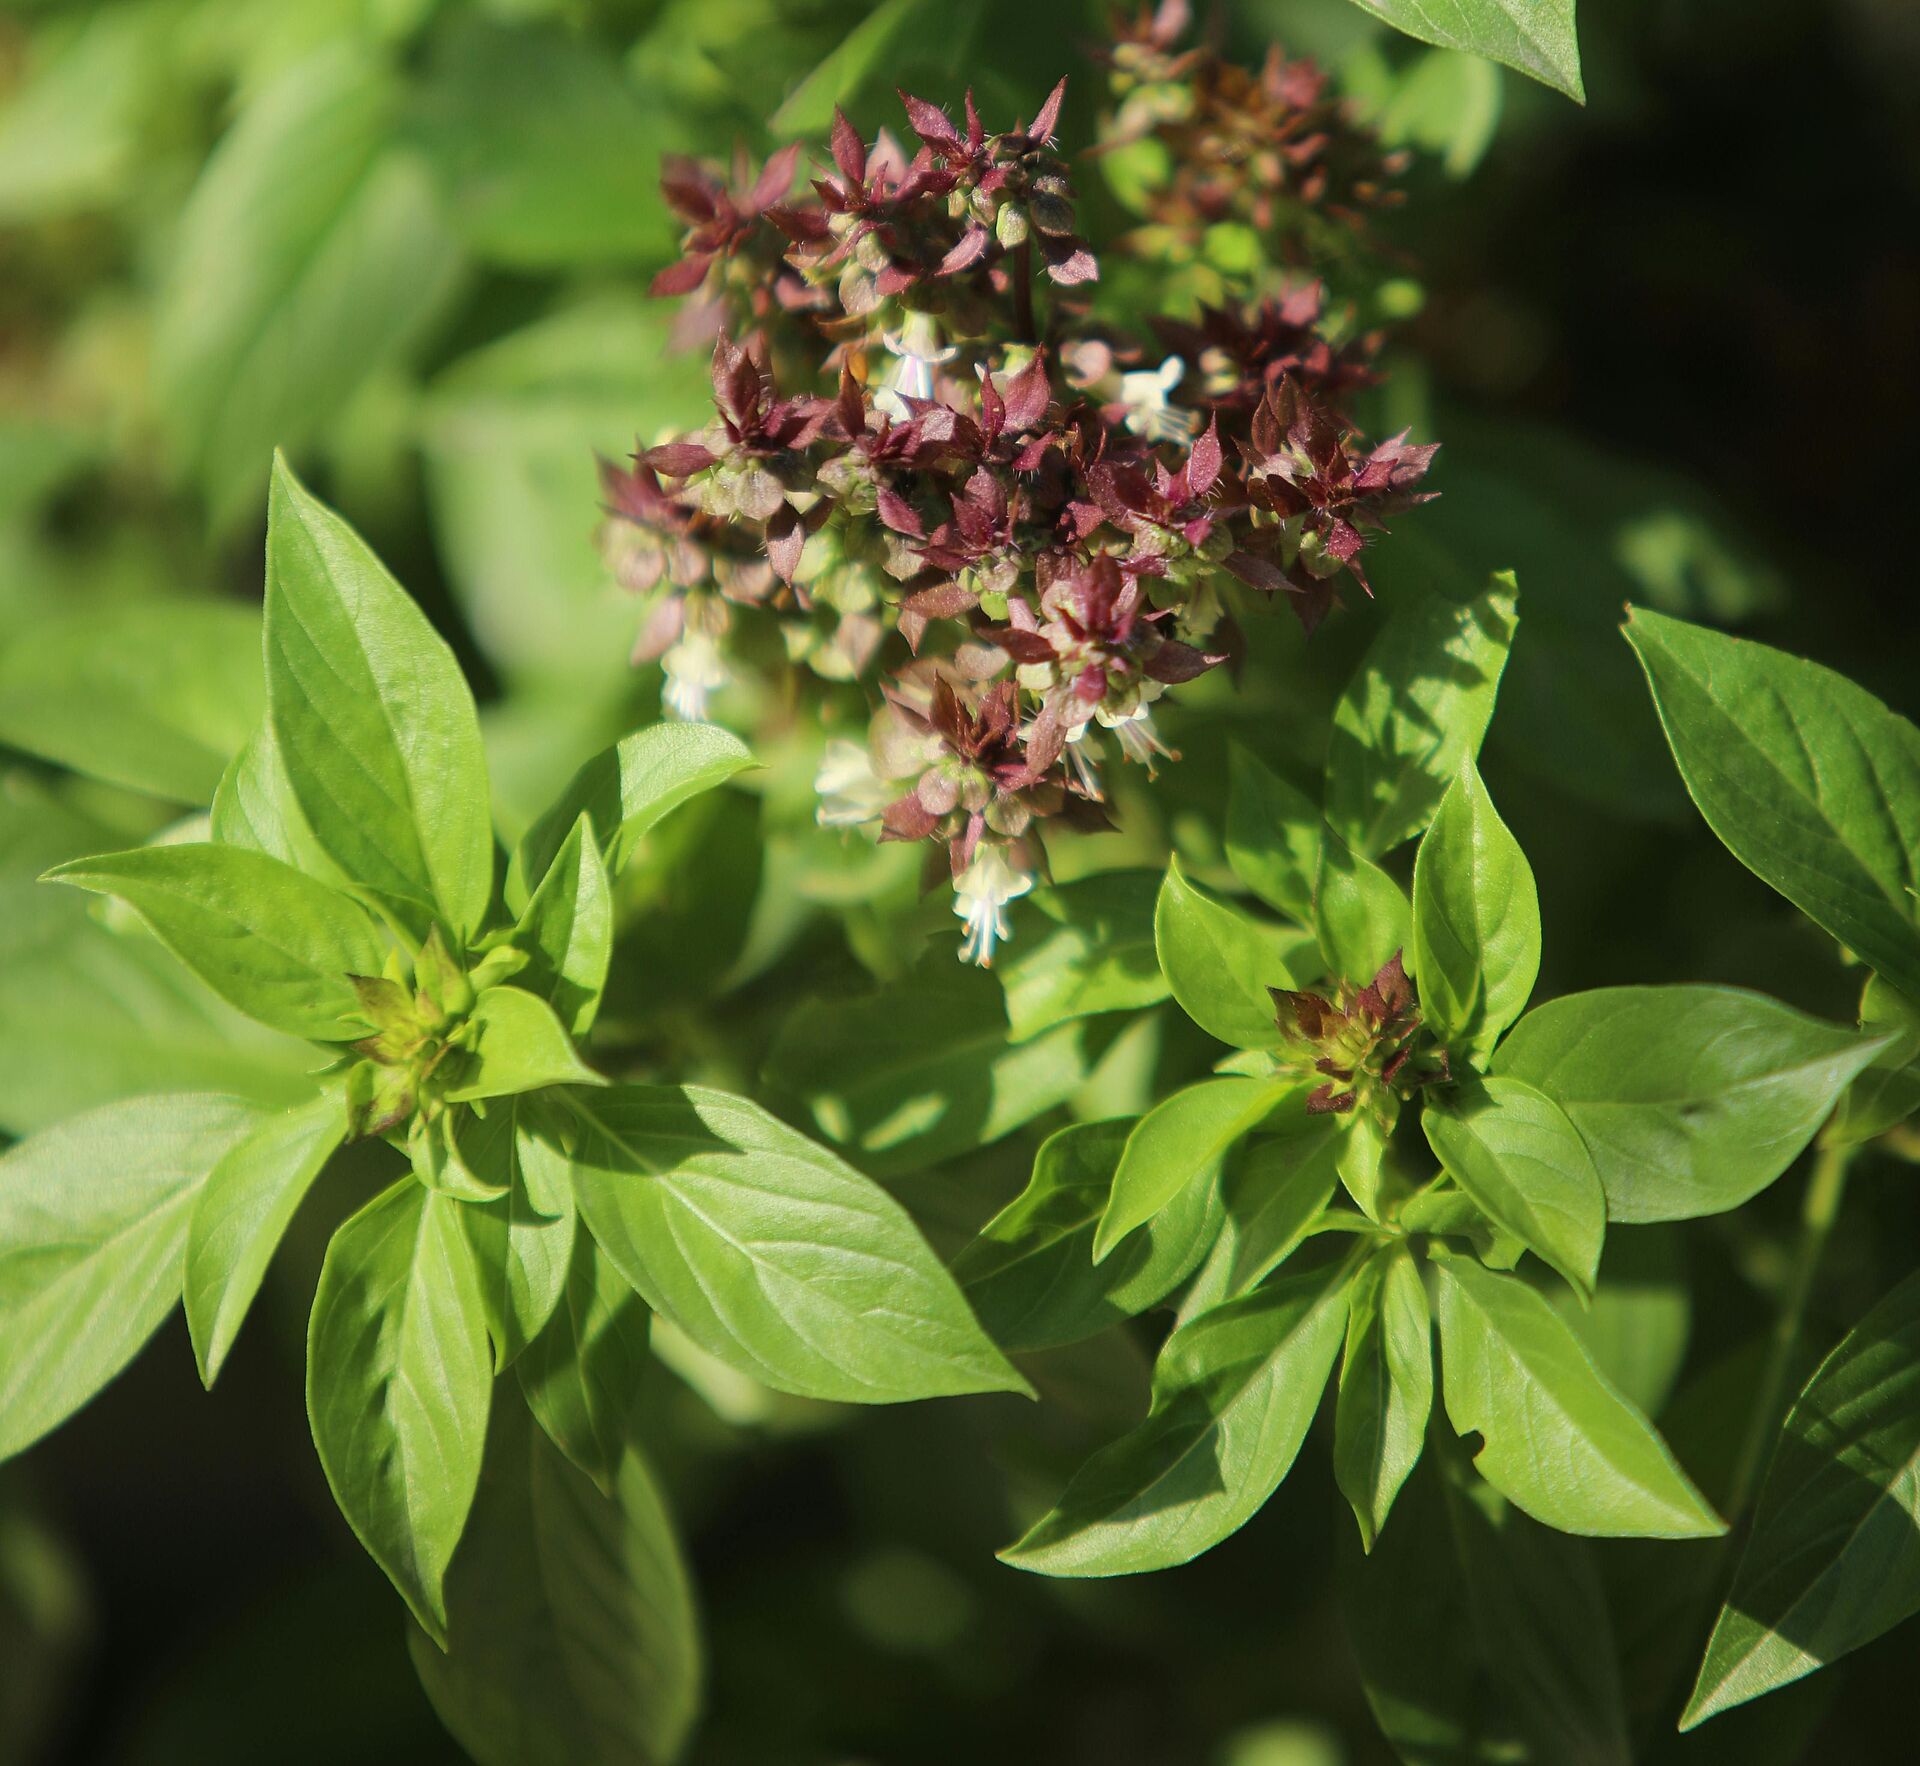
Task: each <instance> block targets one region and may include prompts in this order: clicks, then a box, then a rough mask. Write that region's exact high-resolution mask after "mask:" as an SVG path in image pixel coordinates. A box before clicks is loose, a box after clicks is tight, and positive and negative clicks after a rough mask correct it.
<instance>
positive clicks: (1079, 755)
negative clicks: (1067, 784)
mask: <svg viewBox="0 0 1920 1766" xmlns="http://www.w3.org/2000/svg"><path fill="white" fill-rule="evenodd" d="M1092 722H1093V720H1092V719H1091V718H1087V719H1085V720H1084V721H1082V722H1080V723H1077V724H1075V725H1074V726H1073V728H1072V729H1070V730H1069V731H1068V732H1067V764H1068V765H1069V766H1070V767H1072V768H1073V776H1074V777H1075V778H1076V779H1078V780H1079V781H1080V789H1081V790H1083V791H1084V792H1086V794H1087V795H1088V796H1089V797H1091V798H1092V799H1093V800H1094V802H1095V803H1101V802H1104V801H1105V795H1106V794H1105V793H1104V792H1103V791H1102V790H1101V789H1100V766H1099V763H1098V762H1097V761H1096V760H1095V759H1094V745H1093V744H1092V743H1090V742H1088V741H1087V730H1088V727H1089V726H1090V725H1091V724H1092Z"/></svg>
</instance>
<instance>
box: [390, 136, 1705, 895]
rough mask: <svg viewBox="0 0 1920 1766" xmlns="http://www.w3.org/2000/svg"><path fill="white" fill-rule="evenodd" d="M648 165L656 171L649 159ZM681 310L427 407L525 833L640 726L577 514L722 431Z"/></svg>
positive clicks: (599, 296)
mask: <svg viewBox="0 0 1920 1766" xmlns="http://www.w3.org/2000/svg"><path fill="white" fill-rule="evenodd" d="M644 165H645V169H646V172H647V175H648V177H649V178H652V177H653V176H654V173H655V170H656V168H655V165H654V162H653V160H652V159H651V158H650V157H649V158H648V159H647V160H646V161H645V162H644ZM646 201H647V204H648V207H649V211H650V217H651V218H652V219H654V220H655V221H657V220H658V218H659V211H663V210H664V206H665V205H664V204H661V203H660V202H659V201H658V200H657V197H656V196H655V195H654V194H653V193H652V192H651V191H650V192H649V193H648V196H647V198H646ZM674 310H675V303H673V302H669V301H650V300H648V299H646V298H645V296H644V294H641V293H634V292H627V293H620V292H617V291H615V290H611V289H604V288H603V289H599V290H598V291H597V292H594V293H591V294H588V293H585V292H584V291H583V292H582V297H581V298H579V299H576V300H571V301H568V302H567V304H565V305H563V306H561V307H559V308H557V309H556V310H554V311H552V312H546V313H543V314H542V315H541V317H540V318H538V319H537V320H535V321H534V322H533V323H532V324H530V325H526V326H522V327H521V328H520V329H519V330H516V331H510V332H508V333H507V334H506V335H505V336H504V337H500V338H497V339H495V340H494V341H492V342H490V343H487V344H485V345H483V346H482V347H481V348H479V349H476V350H473V351H470V352H469V353H468V354H466V355H464V356H462V357H461V358H460V359H459V360H458V361H456V362H455V363H453V364H452V366H450V367H449V368H447V369H446V370H445V372H443V373H442V374H440V375H439V376H438V377H437V378H436V379H435V381H434V382H433V384H432V387H431V389H430V391H429V393H428V395H427V398H426V400H425V402H424V406H423V408H422V410H421V411H420V414H419V416H420V425H421V430H422V434H421V443H422V447H423V450H424V455H425V461H424V464H425V469H426V489H427V495H428V501H429V505H430V509H431V513H432V516H433V529H434V539H435V552H436V555H437V557H438V558H439V561H440V563H441V566H442V568H443V569H444V570H445V571H446V573H447V576H448V580H449V582H450V585H451V587H452V589H453V591H454V593H455V595H456V596H457V597H458V599H459V601H460V606H461V611H462V612H463V613H464V614H465V615H466V621H467V625H468V627H469V629H470V630H471V631H472V633H473V636H474V641H475V642H476V643H477V644H478V645H479V646H480V647H481V649H482V650H483V651H485V653H486V656H487V659H488V661H489V662H490V663H492V665H493V667H494V670H495V672H496V673H498V674H499V675H500V676H501V677H502V678H503V679H505V680H506V681H507V682H509V683H510V684H511V686H512V688H513V689H514V690H513V691H512V692H511V693H510V694H509V696H508V697H506V698H505V699H503V700H498V701H496V702H495V703H494V704H493V705H491V706H490V707H489V708H488V719H487V725H488V727H487V740H488V748H487V752H488V757H489V759H490V761H491V763H492V767H493V776H494V790H495V793H496V801H497V802H501V803H507V804H510V805H511V806H512V807H514V808H515V809H516V810H517V811H518V821H517V823H516V825H521V826H524V825H525V823H526V822H527V821H530V820H531V819H532V817H533V816H534V815H535V814H537V813H538V812H539V811H541V810H543V809H545V808H546V805H547V799H548V797H549V796H550V795H551V793H552V791H553V787H554V783H555V781H556V780H557V779H559V778H560V777H562V776H564V772H565V771H566V770H567V769H570V768H571V767H572V766H573V765H574V764H575V763H576V762H577V761H578V759H579V757H580V756H581V755H582V754H585V753H588V752H590V751H591V750H592V749H593V748H594V747H597V746H598V745H599V744H600V743H602V742H604V741H606V740H607V737H608V735H609V734H612V733H617V732H618V731H619V730H620V729H622V728H623V727H624V722H623V720H624V719H625V718H626V717H627V715H628V711H627V706H628V701H629V698H630V695H631V692H632V670H631V667H630V665H629V664H628V661H627V654H626V653H627V650H628V648H629V647H630V646H631V644H632V642H633V637H634V630H635V627H636V625H637V623H638V619H639V617H640V616H639V614H638V613H637V612H636V610H635V607H634V604H633V602H632V601H631V600H629V599H628V598H627V597H626V596H624V595H611V594H609V593H608V588H607V575H608V572H607V563H606V560H605V558H604V557H603V556H602V555H601V551H600V548H599V546H598V545H597V544H596V543H595V536H594V532H593V523H592V522H591V521H586V522H583V521H581V519H580V511H581V509H583V508H587V507H590V506H592V505H593V504H594V503H595V502H596V500H597V498H598V496H599V488H598V485H597V483H596V477H595V463H594V456H595V454H596V453H598V454H602V455H605V456H606V457H608V458H609V459H611V458H615V457H617V456H618V455H620V454H621V453H624V452H625V451H626V450H628V449H630V448H631V447H632V446H633V444H634V433H633V431H634V421H635V413H637V412H644V413H645V417H646V424H647V427H648V432H649V435H652V434H659V435H666V434H668V433H670V432H672V431H676V430H686V429H697V428H699V427H700V426H701V425H702V424H704V423H707V422H710V421H711V420H712V416H713V388H712V385H711V382H710V380H709V376H708V363H707V361H706V359H705V358H704V357H703V355H702V354H701V352H699V351H697V350H687V351H683V352H680V353H678V354H676V353H674V352H673V351H672V350H671V348H670V347H669V346H670V340H671V336H672V330H673V316H674ZM534 582H537V583H538V584H539V585H540V593H539V594H537V595H530V594H528V593H527V584H528V583H534ZM1620 661H1621V663H1622V664H1623V665H1627V659H1626V657H1625V656H1622V657H1621V658H1620ZM1627 666H1630V665H1627ZM536 683H537V684H538V686H539V688H540V691H539V692H538V693H537V694H533V693H529V692H528V691H527V689H528V687H529V686H532V685H534V684H536ZM1635 692H1636V695H1637V693H1638V686H1637V684H1636V687H1635ZM516 750H517V751H518V752H515V751H516ZM1661 765H1662V766H1663V767H1664V766H1665V765H1666V759H1665V756H1664V755H1662V756H1661ZM1678 789H1679V787H1678V786H1677V785H1676V786H1675V791H1676V792H1677V791H1678ZM568 826H571V823H569V824H568ZM566 831H567V829H566V827H563V828H561V830H560V834H561V835H562V836H564V835H565V833H566ZM538 880H539V879H538V877H537V876H535V877H534V878H532V879H531V880H530V881H529V884H528V886H529V887H531V884H532V883H533V882H537V881H538ZM515 905H516V906H517V905H518V902H517V900H516V902H515Z"/></svg>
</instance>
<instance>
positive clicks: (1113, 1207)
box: [1093, 1078, 1288, 1263]
mask: <svg viewBox="0 0 1920 1766" xmlns="http://www.w3.org/2000/svg"><path fill="white" fill-rule="evenodd" d="M1287 1095H1288V1090H1287V1086H1286V1085H1285V1084H1284V1083H1283V1082H1282V1081H1280V1080H1276V1079H1246V1078H1229V1079H1203V1080H1202V1081H1201V1082H1200V1083H1199V1084H1198V1085H1190V1086H1188V1087H1187V1088H1186V1090H1185V1091H1179V1092H1175V1093H1174V1094H1173V1096H1172V1097H1170V1098H1168V1099H1167V1100H1166V1102H1165V1103H1163V1104H1159V1105H1156V1106H1155V1107H1154V1108H1153V1109H1151V1110H1149V1111H1148V1112H1147V1114H1146V1115H1144V1116H1143V1117H1141V1118H1140V1120H1139V1122H1138V1123H1137V1124H1135V1126H1134V1129H1133V1132H1132V1133H1131V1134H1130V1135H1128V1136H1127V1145H1126V1150H1125V1151H1124V1152H1123V1153H1122V1154H1121V1155H1120V1168H1119V1170H1117V1171H1116V1172H1115V1173H1114V1174H1113V1193H1112V1195H1111V1196H1110V1197H1109V1198H1108V1200H1107V1206H1106V1210H1105V1212H1104V1213H1102V1215H1101V1216H1100V1227H1099V1230H1098V1231H1097V1232H1096V1233H1095V1234H1094V1240H1093V1258H1094V1261H1095V1262H1096V1263H1100V1262H1104V1261H1105V1260H1106V1259H1107V1258H1108V1257H1109V1256H1111V1255H1112V1254H1113V1252H1114V1250H1115V1249H1116V1248H1117V1247H1118V1246H1119V1244H1120V1242H1121V1241H1122V1240H1123V1239H1124V1238H1126V1236H1127V1235H1128V1234H1129V1233H1130V1232H1132V1231H1133V1230H1134V1229H1135V1228H1136V1227H1141V1226H1145V1225H1146V1224H1147V1222H1148V1221H1150V1220H1152V1219H1153V1218H1154V1216H1155V1215H1157V1214H1158V1213H1159V1212H1160V1211H1161V1210H1162V1209H1163V1208H1165V1207H1167V1206H1168V1205H1169V1204H1170V1203H1171V1202H1172V1201H1173V1200H1174V1198H1175V1197H1176V1196H1178V1195H1179V1194H1180V1192H1181V1191H1182V1190H1184V1189H1186V1188H1187V1186H1188V1185H1189V1184H1198V1183H1200V1182H1201V1181H1202V1180H1204V1179H1206V1178H1207V1177H1209V1176H1210V1175H1211V1174H1212V1173H1213V1172H1214V1171H1215V1170H1216V1169H1217V1168H1218V1166H1219V1164H1220V1161H1221V1160H1222V1159H1223V1158H1225V1157H1226V1153H1227V1149H1228V1148H1229V1147H1231V1146H1232V1145H1233V1143H1234V1142H1235V1141H1237V1140H1238V1139H1239V1138H1240V1137H1241V1136H1242V1135H1243V1134H1246V1133H1247V1132H1248V1131H1249V1130H1250V1129H1254V1128H1257V1127H1258V1126H1259V1125H1260V1124H1261V1123H1262V1122H1264V1121H1265V1120H1266V1118H1267V1117H1268V1116H1269V1115H1270V1114H1272V1113H1273V1111H1274V1110H1275V1109H1276V1108H1278V1106H1279V1104H1280V1101H1281V1099H1282V1098H1284V1097H1286V1096H1287Z"/></svg>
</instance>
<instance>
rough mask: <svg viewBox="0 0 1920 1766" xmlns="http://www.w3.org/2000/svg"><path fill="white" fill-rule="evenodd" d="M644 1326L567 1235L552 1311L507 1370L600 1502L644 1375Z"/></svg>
mask: <svg viewBox="0 0 1920 1766" xmlns="http://www.w3.org/2000/svg"><path fill="white" fill-rule="evenodd" d="M648 1323H649V1314H648V1312H647V1309H646V1306H645V1304H644V1303H643V1302H642V1300H641V1298H640V1296H639V1295H638V1294H636V1293H635V1292H634V1291H633V1286H632V1284H631V1283H630V1282H628V1280H627V1279H626V1277H625V1276H623V1275H622V1274H621V1273H620V1272H619V1271H618V1270H617V1269H615V1268H614V1266H613V1264H612V1262H611V1261H610V1260H609V1259H608V1257H607V1254H606V1253H605V1252H604V1251H602V1250H601V1249H600V1247H599V1246H598V1245H596V1244H595V1243H594V1242H593V1239H592V1237H591V1235H590V1234H587V1233H584V1232H575V1234H574V1235H573V1255H572V1259H571V1261H570V1263H569V1266H568V1270H567V1283H566V1287H565V1289H564V1290H563V1291H562V1293H561V1296H560V1304H559V1305H558V1306H557V1307H556V1308H555V1309H554V1313H553V1316H552V1318H551V1319H550V1320H548V1322H547V1327H546V1329H545V1330H543V1331H542V1332H541V1333H540V1334H539V1336H537V1337H535V1338H534V1340H533V1341H532V1342H531V1343H530V1344H529V1345H528V1346H527V1348H526V1351H525V1353H524V1354H522V1355H521V1357H520V1359H519V1360H518V1361H516V1362H515V1363H514V1372H515V1373H516V1374H518V1375H519V1378H520V1390H521V1392H522V1393H523V1394H524V1395H525V1396H526V1400H527V1408H528V1409H529V1410H531V1411H532V1412H533V1414H534V1416H535V1418H536V1419H537V1420H538V1422H539V1424H540V1427H541V1428H542V1429H544V1430H545V1431H546V1433H547V1438H548V1440H550V1441H551V1442H552V1443H553V1444H554V1446H556V1447H557V1448H559V1449H560V1451H561V1452H562V1453H564V1454H565V1455H566V1456H567V1458H568V1459H570V1460H572V1461H573V1463H574V1464H575V1465H577V1466H578V1467H579V1468H580V1469H581V1471H583V1472H585V1473H586V1474H587V1476H588V1477H590V1478H591V1479H593V1481H594V1482H595V1483H596V1484H598V1485H599V1486H600V1487H601V1489H602V1490H603V1491H604V1492H606V1493H607V1494H608V1495H611V1494H612V1492H613V1488H614V1479H615V1476H616V1473H617V1469H618V1467H619V1464H620V1455H621V1453H622V1451H623V1449H624V1446H625V1443H626V1439H627V1421H628V1418H629V1417H630V1416H631V1415H632V1412H633V1405H634V1400H635V1399H636V1398H637V1397H638V1396H639V1393H640V1382H641V1379H642V1377H643V1376H644V1374H645V1372H646V1367H647V1357H648V1351H647V1334H648Z"/></svg>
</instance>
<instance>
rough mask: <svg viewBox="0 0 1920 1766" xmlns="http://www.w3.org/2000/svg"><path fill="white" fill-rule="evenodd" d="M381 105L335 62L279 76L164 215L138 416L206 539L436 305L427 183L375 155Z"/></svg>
mask: <svg viewBox="0 0 1920 1766" xmlns="http://www.w3.org/2000/svg"><path fill="white" fill-rule="evenodd" d="M398 97H399V87H398V83H397V82H396V80H395V79H394V77H393V76H392V75H391V74H389V73H387V72H385V71H384V70H382V69H380V68H379V67H377V66H375V65H374V64H373V63H372V61H371V60H370V59H369V58H366V57H363V56H362V55H360V54H359V53H357V52H356V51H353V50H350V49H347V48H344V47H333V48H329V49H327V50H325V51H323V52H321V53H320V54H317V55H315V56H312V57H310V58H308V59H306V60H303V61H300V62H297V63H295V64H294V65H293V66H291V67H289V68H287V69H286V70H285V71H284V72H282V73H280V74H279V75H278V76H277V77H276V78H274V79H273V80H271V81H270V82H268V83H266V84H264V85H262V86H260V87H259V88H258V89H257V90H256V91H254V92H253V93H252V94H251V95H250V96H249V97H248V99H247V101H246V104H245V106H244V108H243V109H242V111H241V113H240V118H239V121H238V122H236V123H235V124H234V126H233V128H232V129H230V130H229V131H228V133H227V135H226V137H225V138H224V139H223V140H222V141H221V142H220V144H219V146H218V147H217V148H215V150H214V152H213V155H212V157H211V158H210V159H209V160H208V161H207V164H206V168H205V170H204V171H203V172H202V173H201V176H200V181H199V183H198V184H197V185H196V186H195V187H194V191H193V194H192V196H191V198H190V199H189V200H188V203H187V206H186V211H185V213H184V214H183V215H182V216H181V219H180V223H179V227H178V229H177V233H176V235H175V237H174V239H173V241H172V246H173V249H172V250H171V251H170V252H169V254H168V255H169V259H170V265H169V269H168V274H167V278H166V283H165V286H164V287H163V289H162V290H161V294H160V301H159V307H158V312H157V314H156V318H155V335H154V390H155V398H154V408H155V410H156V411H157V412H158V414H159V416H160V420H161V422H162V425H163V426H164V429H165V431H166V434H167V437H168V439H169V441H170V443H171V447H170V450H169V451H170V454H171V457H172V458H173V459H175V460H177V461H179V462H180V463H181V465H182V466H183V467H184V468H185V469H186V470H187V471H189V472H191V473H192V475H193V476H194V478H196V479H197V480H198V481H199V483H200V485H201V488H202V489H203V490H204V491H205V492H206V494H207V497H208V499H209V501H210V502H211V504H212V506H213V510H214V515H215V520H216V522H217V523H218V524H219V525H221V526H225V525H227V524H228V523H230V522H231V521H232V520H233V519H234V518H235V517H236V516H238V515H239V513H240V512H241V511H242V509H244V508H245V507H246V506H247V505H248V504H249V503H250V502H251V501H252V499H253V498H254V497H255V496H257V495H258V491H259V484H260V475H261V474H262V472H263V471H264V469H265V467H266V464H267V458H268V454H269V452H270V451H271V450H272V449H273V448H274V447H276V446H281V447H288V448H299V447H301V446H304V445H305V444H306V443H307V442H308V441H309V440H310V439H311V438H313V437H314V436H316V435H318V434H320V433H321V431H322V430H323V429H324V428H325V427H326V425H327V424H329V423H330V422H331V421H332V420H333V419H334V418H335V417H337V416H338V415H339V414H340V413H341V412H342V411H344V410H345V409H346V407H347V404H348V402H349V401H350V400H351V399H352V397H353V395H354V394H355V392H356V391H357V390H358V389H359V388H360V387H361V386H362V385H363V384H364V383H365V382H366V381H367V380H368V379H369V377H370V376H372V375H373V374H374V373H375V372H377V371H378V370H380V369H382V368H384V367H387V366H390V365H391V364H393V363H395V362H397V361H400V360H402V359H404V358H405V357H406V356H407V355H408V354H409V353H410V352H411V351H412V350H413V349H414V347H415V346H416V345H417V344H418V342H419V341H420V340H421V338H422V336H423V334H424V333H425V332H426V330H427V328H428V327H429V326H430V325H431V324H432V323H433V321H434V319H435V318H436V317H437V316H438V314H439V313H440V311H441V310H442V308H443V307H444V305H445V303H446V300H447V298H448V296H449V295H450V294H451V293H452V291H453V287H454V283H455V280H456V277H457V275H458V270H459V264H458V259H457V255H456V249H455V246H454V243H453V241H452V239H451V237H450V236H449V234H448V231H447V228H446V224H445V222H444V220H443V219H442V217H441V215H440V212H439V204H438V201H437V199H436V197H435V194H434V190H433V186H432V183H431V180H430V178H429V176H428V173H427V171H426V168H425V167H424V166H423V165H421V164H420V163H419V161H418V160H417V159H416V158H415V157H413V156H411V155H407V154H404V153H399V152H396V151H394V150H393V149H392V147H391V145H390V133H391V128H392V121H393V114H394V109H395V105H396V102H397V100H398Z"/></svg>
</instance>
